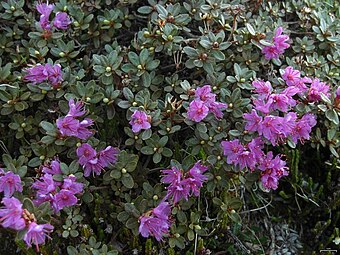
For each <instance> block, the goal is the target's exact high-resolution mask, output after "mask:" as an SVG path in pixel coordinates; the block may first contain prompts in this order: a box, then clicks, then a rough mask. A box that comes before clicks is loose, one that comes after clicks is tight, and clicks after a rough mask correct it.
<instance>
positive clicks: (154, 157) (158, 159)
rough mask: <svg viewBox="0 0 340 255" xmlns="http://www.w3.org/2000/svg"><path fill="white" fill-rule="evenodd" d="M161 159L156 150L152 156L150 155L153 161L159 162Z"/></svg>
mask: <svg viewBox="0 0 340 255" xmlns="http://www.w3.org/2000/svg"><path fill="white" fill-rule="evenodd" d="M161 160H162V155H161V154H159V153H158V152H156V153H155V154H153V157H152V161H153V163H155V164H158V163H159V162H161Z"/></svg>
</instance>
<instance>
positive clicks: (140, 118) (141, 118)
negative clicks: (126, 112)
mask: <svg viewBox="0 0 340 255" xmlns="http://www.w3.org/2000/svg"><path fill="white" fill-rule="evenodd" d="M129 124H130V125H131V126H132V131H133V132H134V133H138V132H139V131H141V130H142V129H149V128H151V124H150V122H149V120H148V115H146V113H145V112H143V111H139V110H136V111H135V112H134V113H133V114H132V116H131V120H130V122H129Z"/></svg>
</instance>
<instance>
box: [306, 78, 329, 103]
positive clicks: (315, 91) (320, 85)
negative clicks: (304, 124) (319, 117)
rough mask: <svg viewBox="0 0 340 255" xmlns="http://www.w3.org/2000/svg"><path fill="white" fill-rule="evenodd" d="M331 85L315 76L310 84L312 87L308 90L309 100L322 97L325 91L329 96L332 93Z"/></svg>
mask: <svg viewBox="0 0 340 255" xmlns="http://www.w3.org/2000/svg"><path fill="white" fill-rule="evenodd" d="M328 91H329V86H328V85H326V83H325V82H320V80H319V79H318V78H315V79H314V80H313V81H312V84H311V85H310V89H309V91H308V100H309V101H310V102H316V101H319V100H320V99H321V96H320V94H321V93H323V94H324V95H325V96H327V97H329V96H330V93H329V92H328Z"/></svg>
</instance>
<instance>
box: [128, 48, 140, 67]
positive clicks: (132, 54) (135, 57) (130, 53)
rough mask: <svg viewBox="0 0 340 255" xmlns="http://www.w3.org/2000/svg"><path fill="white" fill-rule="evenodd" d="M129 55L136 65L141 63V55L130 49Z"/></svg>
mask: <svg viewBox="0 0 340 255" xmlns="http://www.w3.org/2000/svg"><path fill="white" fill-rule="evenodd" d="M128 57H129V60H130V61H131V63H132V64H133V65H134V66H138V65H139V64H140V62H139V56H138V55H137V54H136V53H135V52H133V51H130V52H129V53H128Z"/></svg>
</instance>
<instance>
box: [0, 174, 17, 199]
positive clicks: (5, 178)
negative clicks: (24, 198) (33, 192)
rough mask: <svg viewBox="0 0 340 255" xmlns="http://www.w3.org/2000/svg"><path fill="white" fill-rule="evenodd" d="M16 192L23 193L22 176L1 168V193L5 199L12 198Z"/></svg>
mask: <svg viewBox="0 0 340 255" xmlns="http://www.w3.org/2000/svg"><path fill="white" fill-rule="evenodd" d="M15 191H19V192H22V185H21V179H20V176H19V175H17V174H14V173H13V172H11V171H7V172H5V171H4V170H2V169H1V168H0V192H3V193H4V196H5V197H11V196H12V195H13V194H14V192H15Z"/></svg>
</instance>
